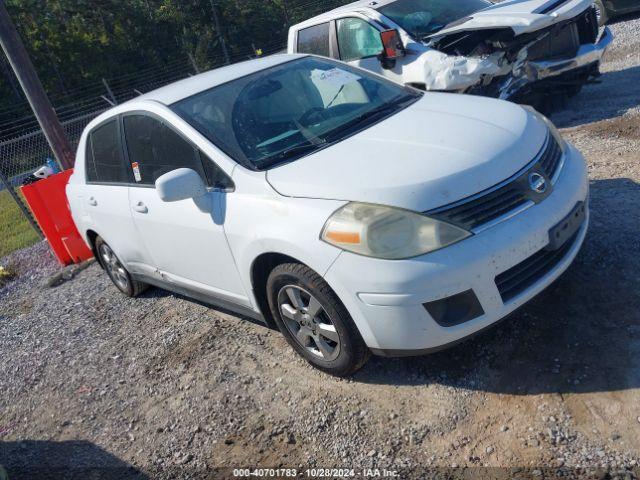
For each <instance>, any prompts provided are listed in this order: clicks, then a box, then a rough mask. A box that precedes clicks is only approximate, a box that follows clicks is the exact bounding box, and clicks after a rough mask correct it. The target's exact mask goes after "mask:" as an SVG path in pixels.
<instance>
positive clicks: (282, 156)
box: [260, 139, 327, 167]
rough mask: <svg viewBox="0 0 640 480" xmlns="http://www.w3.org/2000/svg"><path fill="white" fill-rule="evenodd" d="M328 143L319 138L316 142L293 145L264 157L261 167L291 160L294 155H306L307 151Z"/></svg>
mask: <svg viewBox="0 0 640 480" xmlns="http://www.w3.org/2000/svg"><path fill="white" fill-rule="evenodd" d="M326 143H327V141H326V140H324V139H318V140H317V141H316V142H308V143H300V144H298V145H294V146H293V147H289V148H287V149H285V150H283V151H281V152H280V153H276V154H275V155H272V156H270V157H268V158H266V159H264V160H263V161H262V162H260V163H261V165H260V166H261V167H264V166H269V165H273V164H274V163H279V162H282V161H285V160H290V159H291V158H293V157H296V156H300V155H304V154H305V153H308V152H312V151H314V150H317V149H319V148H322V147H323V146H325V144H326Z"/></svg>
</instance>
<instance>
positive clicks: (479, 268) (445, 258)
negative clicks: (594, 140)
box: [325, 146, 588, 356]
mask: <svg viewBox="0 0 640 480" xmlns="http://www.w3.org/2000/svg"><path fill="white" fill-rule="evenodd" d="M565 155H566V157H565V162H564V166H563V169H562V172H561V173H560V176H559V177H558V180H557V183H556V185H555V188H554V191H553V193H552V194H551V195H550V196H549V197H548V198H547V199H546V200H544V201H543V202H541V203H539V204H537V205H535V206H533V207H531V208H529V209H527V210H526V211H524V212H522V213H520V214H518V215H516V216H514V217H512V218H510V219H508V220H506V221H504V222H502V223H499V224H498V225H495V226H493V227H491V228H489V229H487V230H484V231H482V232H481V233H479V234H477V235H475V236H473V237H470V238H468V239H466V240H463V241H461V242H459V243H457V244H454V245H451V246H449V247H447V248H444V249H442V250H439V251H436V252H432V253H430V254H427V255H423V256H421V257H417V258H413V259H407V260H401V261H389V260H378V259H372V258H367V257H363V256H359V255H355V254H351V253H348V252H343V253H341V254H340V256H339V257H338V259H337V260H336V261H335V262H334V264H333V265H332V266H331V268H330V269H329V270H328V271H327V273H326V274H325V278H326V280H327V282H328V283H329V285H331V287H332V288H333V289H334V291H335V292H336V293H337V295H338V296H339V297H340V299H341V300H342V302H343V303H344V304H345V306H346V307H347V309H348V310H349V312H350V314H351V316H352V318H353V320H354V322H355V323H356V325H357V327H358V329H359V331H360V334H361V335H362V337H363V339H364V341H365V343H366V344H367V345H368V346H369V348H371V349H372V350H373V351H374V353H377V354H386V355H394V356H397V355H413V354H418V353H425V352H428V351H432V350H437V349H440V348H443V346H447V345H449V344H452V343H455V342H457V341H459V340H461V339H463V338H465V337H468V336H470V335H472V334H474V333H477V332H479V331H480V330H483V329H484V328H487V327H488V326H490V325H492V324H494V323H495V322H497V321H498V320H500V319H502V318H504V317H506V316H507V315H509V314H510V313H511V312H513V311H514V310H516V309H517V308H519V307H520V306H522V305H523V304H525V303H526V302H527V301H529V300H530V299H531V298H533V297H534V296H536V295H537V294H538V293H540V292H541V291H542V290H543V289H544V288H546V287H547V286H548V285H549V284H551V283H552V282H553V281H554V280H555V279H556V278H558V277H559V276H560V275H561V274H562V273H563V272H564V271H565V270H566V269H567V268H568V267H569V265H570V264H571V262H572V261H573V259H574V258H575V256H576V255H577V253H578V251H579V250H580V247H581V245H582V242H583V240H584V238H585V235H586V232H587V227H588V214H587V218H586V220H585V221H584V224H583V225H582V227H581V228H580V230H579V231H578V233H577V236H576V237H575V238H574V239H573V240H572V242H573V243H572V245H571V246H570V248H569V249H568V250H567V252H566V253H565V254H564V256H563V257H562V258H561V259H560V260H559V261H558V262H557V263H556V264H555V266H554V267H553V268H552V269H551V270H550V271H548V272H547V273H546V274H544V275H543V276H542V277H541V278H539V279H537V281H536V282H535V283H534V284H533V285H531V286H529V287H528V288H526V290H524V291H523V292H521V293H520V294H518V295H517V296H515V297H513V298H510V299H509V300H507V301H503V300H502V297H501V295H500V291H499V290H498V287H497V285H496V277H497V276H498V275H499V274H501V273H503V272H506V271H507V270H509V269H511V268H512V267H514V266H515V265H518V264H520V263H521V262H523V261H524V260H525V259H528V258H529V257H531V256H532V255H534V254H535V253H536V252H539V251H540V250H542V249H544V248H545V247H546V246H547V245H548V244H549V230H550V229H551V228H552V227H554V226H555V225H556V224H558V222H560V221H561V220H563V219H564V218H565V217H566V216H567V214H568V213H569V212H571V210H572V209H573V208H574V206H575V205H576V204H577V203H579V202H585V201H586V199H587V195H588V180H587V170H586V165H585V162H584V159H583V157H582V155H581V154H580V153H579V152H578V151H577V150H576V149H575V148H573V147H572V146H569V149H568V150H567V153H566V154H565ZM469 290H472V291H473V293H474V294H475V295H476V297H477V299H478V300H479V303H480V305H481V307H482V311H483V312H484V313H483V314H482V315H481V316H479V317H477V318H474V319H472V320H470V321H467V322H464V323H461V324H458V325H455V326H451V327H445V326H442V325H440V324H438V323H437V322H436V321H435V320H434V319H433V317H431V315H430V314H429V313H428V312H427V310H426V309H425V307H424V304H425V303H427V302H433V301H436V300H440V299H444V298H447V297H450V296H452V295H457V294H460V293H462V292H467V291H469Z"/></svg>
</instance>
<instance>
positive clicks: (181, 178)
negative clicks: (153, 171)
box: [156, 168, 207, 202]
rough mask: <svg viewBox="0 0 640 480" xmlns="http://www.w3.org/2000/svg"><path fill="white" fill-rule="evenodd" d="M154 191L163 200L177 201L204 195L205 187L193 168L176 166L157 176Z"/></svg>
mask: <svg viewBox="0 0 640 480" xmlns="http://www.w3.org/2000/svg"><path fill="white" fill-rule="evenodd" d="M156 191H157V192H158V196H159V197H160V200H162V201H163V202H178V201H180V200H188V199H189V198H193V199H197V198H200V197H202V196H204V195H206V194H207V187H206V185H205V184H204V182H203V181H202V178H201V177H200V175H198V174H197V173H196V172H195V171H194V170H191V169H190V168H178V169H177V170H173V171H171V172H169V173H165V174H164V175H162V176H160V177H158V179H157V180H156Z"/></svg>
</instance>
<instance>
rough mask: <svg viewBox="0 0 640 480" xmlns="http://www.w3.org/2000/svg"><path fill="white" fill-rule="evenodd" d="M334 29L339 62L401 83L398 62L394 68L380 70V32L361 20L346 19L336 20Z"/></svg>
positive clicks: (400, 70) (355, 18) (381, 48)
mask: <svg viewBox="0 0 640 480" xmlns="http://www.w3.org/2000/svg"><path fill="white" fill-rule="evenodd" d="M336 29H337V39H338V50H339V51H340V60H342V61H343V62H347V63H349V64H350V65H353V66H355V67H360V68H364V69H365V70H369V71H371V72H375V73H377V74H379V75H384V76H385V77H388V78H390V79H391V80H395V81H397V82H402V68H401V66H400V65H399V63H400V62H399V61H398V62H397V64H396V67H395V68H392V69H385V68H382V63H380V60H379V58H378V56H379V55H380V53H381V52H382V50H383V46H382V39H381V38H380V31H379V30H378V29H377V28H375V27H374V26H373V25H371V24H370V23H369V22H367V21H365V20H363V19H361V18H357V17H348V18H340V19H338V20H336Z"/></svg>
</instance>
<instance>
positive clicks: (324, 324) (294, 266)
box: [267, 263, 370, 377]
mask: <svg viewBox="0 0 640 480" xmlns="http://www.w3.org/2000/svg"><path fill="white" fill-rule="evenodd" d="M267 298H268V301H269V309H270V310H271V314H272V315H273V318H274V320H275V322H276V324H277V326H278V328H279V330H280V332H282V334H283V335H284V337H285V339H286V340H287V342H288V343H289V345H291V347H293V349H294V350H295V351H296V352H297V353H298V354H299V355H300V356H301V357H303V358H304V359H305V360H306V361H307V362H309V363H310V364H311V365H313V366H314V367H316V368H317V369H319V370H322V371H323V372H326V373H329V374H331V375H335V376H338V377H345V376H349V375H351V374H353V373H355V372H356V371H357V370H359V369H360V368H362V366H363V365H364V364H365V363H366V362H367V360H368V359H369V356H370V352H369V349H368V348H367V346H366V345H365V343H364V341H363V340H362V337H361V336H360V332H358V329H357V328H356V326H355V324H354V323H353V320H352V319H351V316H350V315H349V312H348V311H347V309H346V308H345V306H344V305H343V304H342V302H341V301H340V300H339V299H338V297H337V296H336V294H335V293H334V292H333V290H331V287H329V285H328V284H327V283H326V282H325V281H324V280H323V279H322V278H321V277H320V275H318V274H317V273H316V272H314V271H313V270H311V269H310V268H308V267H306V266H305V265H302V264H299V263H285V264H282V265H278V266H277V267H275V268H274V269H273V271H272V272H271V273H270V274H269V278H268V279H267Z"/></svg>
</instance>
